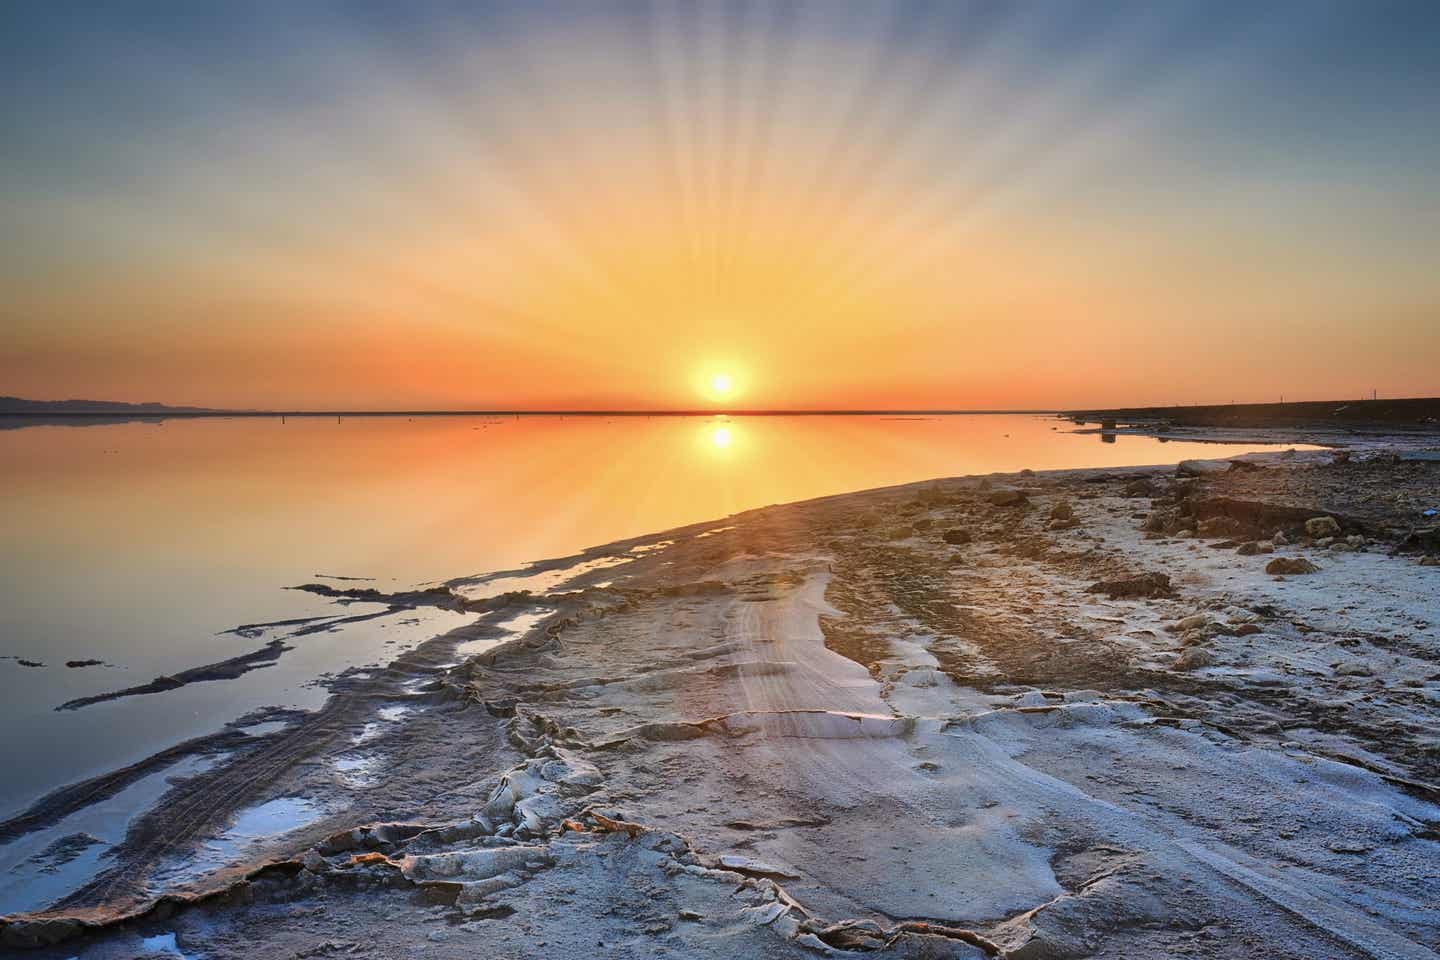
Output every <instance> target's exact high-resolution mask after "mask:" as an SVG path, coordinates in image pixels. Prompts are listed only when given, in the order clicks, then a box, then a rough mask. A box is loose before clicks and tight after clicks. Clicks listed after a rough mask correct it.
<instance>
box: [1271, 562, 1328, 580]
mask: <svg viewBox="0 0 1440 960" xmlns="http://www.w3.org/2000/svg"><path fill="white" fill-rule="evenodd" d="M1319 569H1320V568H1319V567H1317V566H1315V564H1313V563H1311V562H1310V561H1309V560H1306V559H1305V558H1304V557H1276V558H1275V559H1274V560H1271V561H1270V562H1269V563H1267V564H1265V572H1266V573H1268V574H1270V576H1272V577H1279V576H1286V575H1288V574H1295V573H1314V572H1316V571H1317V570H1319Z"/></svg>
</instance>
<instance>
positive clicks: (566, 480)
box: [0, 415, 1263, 816]
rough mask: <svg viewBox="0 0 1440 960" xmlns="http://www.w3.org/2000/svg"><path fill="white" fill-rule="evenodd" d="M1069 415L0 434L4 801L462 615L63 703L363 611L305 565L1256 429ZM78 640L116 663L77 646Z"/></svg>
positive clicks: (1208, 448) (357, 421)
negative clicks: (238, 671)
mask: <svg viewBox="0 0 1440 960" xmlns="http://www.w3.org/2000/svg"><path fill="white" fill-rule="evenodd" d="M1071 430H1072V427H1071V426H1070V425H1069V424H1066V423H1062V422H1059V421H1057V420H1055V419H1053V418H1049V417H1036V416H1015V415H984V416H950V417H926V418H897V417H879V416H872V417H761V418H734V419H728V420H724V419H718V418H698V417H697V418H674V417H656V418H637V417H630V418H614V419H606V418H596V417H582V418H577V417H566V418H560V417H539V416H536V417H521V418H509V419H499V418H483V417H446V418H416V419H413V420H410V419H407V418H404V417H390V418H370V419H366V418H352V419H346V420H344V421H343V422H339V423H337V422H336V421H335V420H333V419H329V420H326V419H290V420H289V421H288V422H286V423H283V424H282V423H281V422H280V421H279V420H269V419H263V420H262V419H239V420H211V419H206V420H172V421H166V422H164V423H154V422H148V423H147V422H135V423H123V424H113V425H97V426H33V427H24V428H20V429H9V430H0V485H3V489H4V491H5V496H4V498H3V500H0V531H3V542H4V550H3V556H0V656H5V657H7V658H9V659H4V660H0V770H4V771H5V775H4V776H3V777H0V816H4V815H8V814H10V813H13V812H15V811H16V810H18V809H20V808H22V807H23V806H25V805H26V804H28V803H29V802H30V801H31V800H33V799H35V798H36V797H37V796H38V795H40V794H42V793H44V792H46V791H48V790H50V789H52V788H54V787H56V786H58V785H61V784H64V783H69V782H73V781H75V780H78V779H81V778H83V777H87V776H92V775H94V774H97V773H100V772H103V771H105V770H108V769H112V768H114V767H117V766H121V765H123V764H127V763H130V762H133V761H135V760H138V759H141V758H143V757H145V756H148V755H149V754H151V753H153V752H154V751H155V750H157V749H159V748H161V747H164V746H168V745H170V744H173V743H175V742H178V741H180V740H182V739H185V738H187V737H191V736H196V735H199V734H203V733H208V732H210V731H213V730H216V729H219V728H220V727H222V726H224V725H225V724H226V723H227V722H229V721H231V720H233V719H235V718H236V717H238V716H240V715H241V714H244V713H247V712H248V711H251V710H254V709H255V708H257V707H261V706H267V705H294V706H298V707H304V708H313V707H315V706H317V705H318V704H319V703H321V702H322V701H323V700H324V698H325V696H326V690H325V688H324V686H323V684H322V683H318V682H317V678H319V677H321V675H322V674H325V673H327V672H334V671H338V670H341V669H344V668H346V667H349V666H353V665H358V664H366V663H378V662H383V661H385V660H388V659H390V658H391V657H393V656H394V655H395V654H396V653H398V652H399V651H400V650H401V649H404V648H405V647H408V646H411V645H414V644H415V643H418V642H420V641H422V640H425V639H428V638H429V637H431V636H434V635H436V634H438V633H441V632H444V631H445V630H448V629H450V628H451V627H452V626H454V625H456V624H457V623H458V622H461V620H460V618H458V615H452V614H441V613H437V614H434V615H426V616H420V617H416V616H414V615H412V614H408V613H407V614H405V615H397V616H392V617H382V618H379V619H377V620H374V621H368V622H366V623H362V624H351V625H348V626H344V627H340V628H336V629H334V630H330V631H324V632H318V633H313V634H309V635H306V636H300V637H289V638H287V639H286V642H287V643H288V644H291V645H292V646H293V649H292V650H290V651H289V652H286V653H285V654H284V655H283V656H282V657H280V658H279V659H278V660H277V661H276V662H275V663H274V664H273V665H272V666H270V667H268V668H266V669H260V670H255V671H253V672H251V673H248V674H246V675H245V676H243V677H240V678H238V679H235V680H227V681H214V682H207V683H197V684H192V685H189V686H186V687H183V688H180V689H177V690H172V691H169V692H165V693H158V694H152V695H147V696H141V697H131V698H127V699H124V700H119V701H115V702H111V703H102V704H97V705H94V706H89V707H86V708H83V709H80V710H74V711H61V712H57V711H55V709H54V708H55V707H56V706H57V705H59V704H61V703H63V702H65V701H67V700H70V699H72V698H75V697H81V696H88V695H93V694H97V693H103V692H107V691H111V690H116V689H120V688H123V687H129V686H134V685H137V684H142V683H146V682H148V681H150V680H151V679H153V678H154V677H156V676H159V675H162V674H172V673H175V672H176V671H179V670H184V669H186V668H189V667H194V666H199V665H203V664H207V663H212V662H214V661H217V660H221V659H225V658H228V657H233V656H237V655H239V654H243V653H248V652H250V651H253V650H255V649H257V648H258V647H259V646H260V645H261V644H263V643H264V641H265V640H266V639H269V638H270V637H271V636H274V635H276V633H275V631H269V632H264V631H261V632H256V631H247V632H244V633H236V632H233V630H234V628H235V627H237V626H240V625H243V624H255V623H266V622H270V621H277V620H282V619H288V618H297V617H314V616H325V617H338V616H341V615H345V614H354V613H356V612H360V611H361V610H363V607H357V606H350V607H346V608H340V607H337V606H336V605H334V604H332V603H329V602H326V601H324V600H323V599H322V598H318V597H314V596H312V595H309V594H304V593H299V592H295V591H287V590H285V589H283V588H284V587H287V586H292V585H295V584H300V583H306V582H310V581H314V580H315V579H317V575H330V576H344V577H363V578H373V580H374V584H373V585H374V586H377V587H380V588H381V589H386V588H396V587H405V586H410V585H414V584H417V583H421V582H425V581H434V580H440V579H449V578H452V577H458V576H463V575H468V574H476V573H481V572H485V571H489V570H495V569H502V568H510V567H515V566H517V565H520V564H523V563H525V562H527V561H531V560H537V559H544V558H548V557H555V556H563V555H567V554H570V553H574V552H576V551H578V550H580V549H582V548H584V547H587V546H592V545H595V544H600V543H606V542H609V541H611V540H617V539H621V538H625V537H630V536H636V535H640V534H644V533H649V532H654V531H659V530H663V529H666V528H668V527H673V526H678V525H681V524H686V523H692V522H698V521H702V520H707V519H715V518H720V517H724V516H726V515H727V514H730V513H734V512H736V511H740V510H745V509H749V508H752V507H757V506H763V505H766V504H771V503H781V502H786V501H792V500H800V499H805V498H808V497H815V496H821V495H825V494H832V493H840V492H844V491H850V490H859V489H865V488H869V487H877V486H884V485H889V484H896V483H905V482H910V481H915V480H923V479H929V478H933V477H941V476H954V475H958V474H967V473H984V472H991V471H997V470H1018V469H1021V468H1024V467H1030V468H1033V469H1036V470H1044V469H1052V468H1060V467H1078V466H1102V465H1133V464H1149V463H1173V462H1174V461H1176V460H1179V459H1183V458H1186V457H1195V456H1200V457H1214V456H1228V455H1233V454H1236V453H1240V452H1243V450H1245V449H1263V448H1261V447H1250V448H1239V447H1217V446H1213V445H1206V444H1190V443H1173V442H1172V443H1168V444H1163V445H1162V444H1160V443H1159V442H1157V441H1154V440H1149V439H1144V438H1138V437H1120V438H1119V439H1118V441H1117V442H1115V443H1102V442H1101V441H1100V438H1099V437H1097V436H1095V435H1093V434H1091V435H1079V434H1075V433H1072V432H1070V431H1071ZM367 585H368V584H367ZM257 637H258V638H259V639H257ZM16 658H21V659H25V660H30V661H33V662H36V663H41V664H43V666H36V667H27V666H23V665H21V664H20V662H19V659H16ZM87 659H98V660H102V661H104V664H103V665H99V666H89V667H84V668H67V667H66V665H65V664H66V661H68V660H87Z"/></svg>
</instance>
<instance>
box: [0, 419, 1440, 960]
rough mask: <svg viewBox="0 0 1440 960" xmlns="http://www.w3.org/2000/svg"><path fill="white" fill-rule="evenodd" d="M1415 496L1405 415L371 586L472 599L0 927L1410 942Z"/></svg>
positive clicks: (276, 946) (232, 942) (1426, 498)
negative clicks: (446, 624) (1220, 450)
mask: <svg viewBox="0 0 1440 960" xmlns="http://www.w3.org/2000/svg"><path fill="white" fill-rule="evenodd" d="M1436 501H1440V462H1437V461H1436V460H1435V459H1432V458H1429V457H1427V456H1424V455H1421V454H1417V452H1416V450H1415V449H1414V448H1413V445H1412V448H1411V449H1408V450H1406V451H1401V452H1397V451H1395V450H1393V449H1366V448H1360V447H1355V448H1351V449H1346V450H1344V451H1340V452H1338V453H1335V452H1330V451H1324V452H1312V453H1292V454H1288V455H1286V454H1275V455H1260V456H1252V457H1244V458H1237V459H1235V460H1233V461H1232V460H1214V461H1189V462H1186V463H1182V464H1180V465H1179V466H1178V467H1177V466H1170V467H1166V468H1146V469H1128V470H1092V471H1068V472H1060V473H1047V474H1034V473H1030V472H1028V471H1026V472H1023V473H1020V474H1009V475H994V476H989V477H970V478H959V479H952V480H939V481H933V482H928V483H923V484H913V485H909V486H904V487H895V488H887V489H882V490H874V491H866V492H861V493H855V494H848V495H844V496H838V497H830V498H825V499H821V500H814V501H808V502H804V503H797V504H789V505H784V506H778V507H771V508H766V509H762V510H756V511H751V512H748V513H744V514H739V515H736V516H734V517H731V518H728V519H726V520H724V521H717V522H714V523H709V524H700V525H696V526H692V527H687V528H683V529H679V530H673V531H669V532H666V533H664V534H659V535H656V536H654V537H647V538H640V539H637V540H632V541H626V542H623V543H619V544H611V545H607V546H605V547H599V548H595V549H593V550H590V551H587V552H586V553H584V554H581V555H579V556H576V557H569V558H563V559H561V560H556V561H552V562H549V563H547V564H542V565H539V566H537V567H535V568H531V569H529V570H526V571H512V572H509V573H508V574H497V575H495V576H493V577H489V578H482V579H480V580H475V579H471V580H467V581H455V582H453V583H451V584H449V585H448V588H447V589H445V590H431V591H428V592H426V593H423V594H406V595H405V596H404V600H405V602H407V603H411V604H414V603H434V604H437V605H440V604H444V605H447V606H450V607H460V608H463V609H465V610H467V611H469V612H470V613H472V614H473V615H474V617H475V620H474V622H473V623H472V624H470V625H468V626H466V627H462V628H461V629H459V630H456V631H453V632H452V633H449V634H446V635H445V636H443V637H438V638H436V639H434V640H432V641H430V642H428V643H426V644H424V645H422V646H421V647H420V648H418V649H416V650H414V651H412V652H411V653H409V654H406V655H405V656H403V657H401V658H400V659H399V660H397V661H395V662H394V663H392V664H391V665H390V666H389V667H388V668H387V669H385V670H382V671H355V672H352V674H350V675H346V676H343V677H341V678H339V680H338V681H337V682H336V684H335V694H334V696H333V697H332V698H331V701H330V702H329V704H328V705H327V706H326V707H325V708H324V709H323V710H321V711H319V712H318V713H315V714H305V715H302V716H284V717H281V716H278V715H277V717H275V718H271V719H273V720H274V721H275V726H276V727H277V728H278V729H275V730H274V731H273V732H269V733H266V734H264V735H262V736H245V737H237V736H236V735H235V733H234V732H233V731H230V732H227V733H226V734H224V735H222V736H221V738H220V739H218V740H216V741H214V742H209V741H207V742H203V743H192V744H187V745H185V750H183V751H181V753H179V754H176V755H175V756H174V757H172V758H169V759H167V760H166V763H170V762H180V761H182V760H183V755H184V753H185V752H186V751H189V752H191V753H194V754H195V755H197V756H199V755H204V756H206V757H208V758H211V759H214V761H215V762H213V764H210V765H208V766H205V767H204V768H203V769H199V770H198V771H196V772H188V773H187V775H185V776H183V777H181V776H177V777H175V778H174V780H173V782H172V784H171V786H170V788H169V791H168V793H167V794H166V795H165V797H164V799H163V800H161V801H160V802H159V803H158V804H157V805H156V806H155V807H154V808H153V809H152V810H151V812H150V813H148V814H146V815H145V816H143V817H141V818H140V819H138V820H137V821H136V822H135V823H134V824H133V826H132V827H131V830H130V833H129V835H128V837H127V838H126V840H125V842H124V843H123V844H122V845H121V846H119V847H117V848H116V849H114V850H113V851H111V852H110V854H109V855H108V856H107V857H106V858H105V862H104V863H103V865H102V867H101V868H100V869H99V870H98V872H97V873H96V875H95V876H94V878H93V879H91V880H90V881H89V882H88V883H86V884H85V885H83V886H81V887H80V888H79V889H77V890H74V891H73V892H71V893H69V894H67V895H66V896H65V897H64V898H62V899H61V900H60V901H59V902H58V903H56V904H55V905H54V906H53V907H51V908H50V909H48V910H45V911H43V912H40V913H36V914H28V915H21V916H13V917H9V918H6V919H4V920H0V943H3V944H4V946H5V947H6V948H7V949H20V948H29V949H31V950H32V951H33V953H32V954H31V955H34V956H40V957H56V958H59V957H71V956H77V955H78V956H81V957H86V958H96V960H108V958H118V957H134V956H146V955H153V956H168V957H175V956H184V957H191V958H197V960H198V958H205V960H214V958H225V957H253V956H267V957H322V956H342V957H376V958H380V957H386V958H389V957H410V956H415V957H436V958H449V957H455V958H459V957H474V956H487V957H515V958H518V957H524V956H535V955H544V956H548V957H577V958H579V957H586V958H589V957H596V956H601V957H611V956H613V957H654V956H674V957H687V958H688V957H735V956H757V957H792V956H793V957H813V956H817V955H826V954H837V955H848V954H852V953H853V954H860V953H879V954H884V955H888V956H896V957H917V958H918V957H965V958H970V957H974V958H981V957H1007V958H1015V960H1040V958H1080V957H1116V958H1119V957H1124V958H1127V960H1130V958H1168V957H1178V956H1196V957H1235V958H1240V957H1245V958H1252V957H1256V956H1265V957H1267V958H1313V957H1327V958H1328V957H1357V958H1359V957H1375V958H1434V957H1436V956H1437V951H1440V911H1437V910H1436V908H1435V905H1436V904H1437V903H1440V806H1437V804H1440V737H1437V733H1436V731H1437V729H1440V726H1437V721H1440V565H1437V564H1440V560H1437V557H1440V534H1437V531H1440V526H1437V519H1436V515H1435V513H1433V512H1432V511H1433V510H1434V509H1435V508H1437V507H1440V502H1436ZM536 583H541V584H543V585H544V589H543V590H541V589H539V588H537V587H535V586H534V584H536ZM527 584H528V585H530V586H531V589H530V590H528V591H527V590H526V589H524V587H525V586H526V585H527ZM512 588H513V589H512ZM327 589H331V590H332V592H333V593H334V594H336V595H337V598H339V599H343V598H344V597H345V596H346V594H347V591H346V590H344V589H341V588H327ZM364 592H365V594H366V595H367V599H371V600H374V599H377V597H376V596H374V594H375V591H374V590H373V589H370V588H365V589H364ZM358 593H359V591H357V596H358ZM379 599H381V600H382V601H383V600H384V599H386V598H385V597H383V596H381V597H379ZM215 758H218V759H215ZM100 779H103V778H100ZM97 782H98V781H97ZM114 788H117V789H118V786H115V787H114ZM99 789H101V787H100V786H95V787H93V788H91V790H90V792H92V793H93V792H94V790H99ZM86 793H87V789H86V788H85V785H80V787H78V788H72V789H71V790H69V791H68V793H67V792H66V791H61V792H60V794H64V796H65V797H67V798H68V801H67V802H70V803H72V804H73V803H74V802H78V801H77V799H76V798H77V797H83V796H85V795H86ZM57 796H59V795H58V794H57ZM46 802H47V801H42V802H41V804H39V805H37V808H35V809H32V810H31V811H28V812H27V813H26V814H25V815H24V816H22V817H20V818H16V820H13V821H11V822H9V823H6V824H0V834H3V835H4V836H7V837H11V838H14V837H17V836H23V835H25V834H26V833H28V832H32V831H37V830H41V829H54V825H55V824H56V823H57V822H59V821H60V819H61V817H62V815H63V811H61V810H59V809H50V810H47V809H46V808H45V803H46ZM48 802H50V803H52V804H53V803H58V802H60V801H59V800H57V799H56V798H48ZM253 824H263V825H264V828H263V829H262V828H260V827H253V828H248V827H246V825H253ZM64 839H66V838H63V837H62V838H58V839H57V841H56V843H57V844H58V843H60V840H64ZM69 840H70V842H69V843H68V844H63V845H61V846H58V847H55V852H54V856H55V857H57V858H59V857H62V856H66V855H74V854H73V853H72V851H73V850H74V849H75V848H76V844H77V843H78V842H79V841H78V840H77V839H76V838H69ZM52 846H54V844H52ZM79 849H80V850H83V849H85V847H84V846H83V845H82V846H81V847H80V848H79Z"/></svg>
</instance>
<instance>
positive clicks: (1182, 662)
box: [1174, 647, 1215, 670]
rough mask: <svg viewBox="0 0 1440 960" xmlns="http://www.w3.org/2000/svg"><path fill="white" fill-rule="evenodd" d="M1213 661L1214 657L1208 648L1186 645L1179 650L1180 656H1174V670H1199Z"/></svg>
mask: <svg viewBox="0 0 1440 960" xmlns="http://www.w3.org/2000/svg"><path fill="white" fill-rule="evenodd" d="M1214 662H1215V658H1214V657H1213V656H1212V655H1211V654H1210V651H1209V650H1206V649H1205V648H1204V647H1186V648H1185V649H1184V650H1182V651H1180V656H1178V657H1176V658H1175V664H1174V669H1176V670H1199V669H1200V668H1202V667H1208V666H1210V665H1211V664H1212V663H1214Z"/></svg>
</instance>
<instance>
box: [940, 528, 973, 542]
mask: <svg viewBox="0 0 1440 960" xmlns="http://www.w3.org/2000/svg"><path fill="white" fill-rule="evenodd" d="M940 539H942V540H944V541H945V542H946V543H949V544H954V545H956V546H960V545H962V544H966V543H969V542H970V540H971V537H970V531H969V530H966V529H965V528H963V527H953V528H951V529H949V530H946V531H945V532H944V533H943V534H941V536H940Z"/></svg>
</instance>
